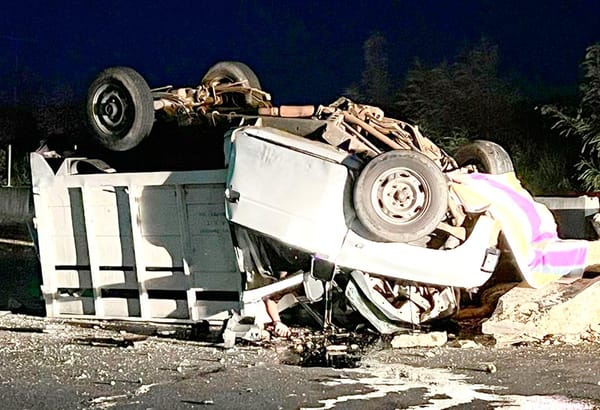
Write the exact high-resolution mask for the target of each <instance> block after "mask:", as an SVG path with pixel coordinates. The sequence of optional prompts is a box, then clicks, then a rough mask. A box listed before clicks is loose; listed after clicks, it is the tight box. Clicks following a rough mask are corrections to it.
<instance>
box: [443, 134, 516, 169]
mask: <svg viewBox="0 0 600 410" xmlns="http://www.w3.org/2000/svg"><path fill="white" fill-rule="evenodd" d="M454 159H455V160H456V162H457V163H458V165H459V166H461V167H464V166H467V165H475V167H477V171H479V172H483V173H486V174H504V173H506V172H513V171H514V170H515V168H514V166H513V163H512V160H511V159H510V155H508V153H507V152H506V150H504V148H502V147H501V146H500V145H498V144H496V143H495V142H491V141H485V140H475V141H473V142H472V143H470V144H467V145H464V146H462V147H460V148H459V149H458V151H456V153H455V154H454Z"/></svg>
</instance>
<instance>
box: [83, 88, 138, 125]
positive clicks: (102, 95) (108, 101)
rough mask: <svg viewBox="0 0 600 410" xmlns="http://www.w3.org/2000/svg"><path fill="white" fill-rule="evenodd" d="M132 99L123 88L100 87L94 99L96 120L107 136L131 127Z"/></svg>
mask: <svg viewBox="0 0 600 410" xmlns="http://www.w3.org/2000/svg"><path fill="white" fill-rule="evenodd" d="M130 100H131V97H130V96H129V94H128V93H127V91H126V90H125V89H123V87H119V86H118V85H116V84H106V85H104V86H103V87H100V88H99V89H98V90H97V91H96V93H95V95H94V97H93V101H94V106H95V107H96V109H95V112H94V119H95V121H96V124H97V125H98V127H99V128H100V129H102V130H103V131H104V132H105V133H107V134H115V133H119V132H120V131H122V130H125V129H127V128H128V127H129V125H130V124H129V122H130V121H131V120H130V119H129V117H131V116H130V115H128V110H129V109H130V107H132V105H133V104H132V103H131V102H130Z"/></svg>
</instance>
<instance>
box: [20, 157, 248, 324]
mask: <svg viewBox="0 0 600 410" xmlns="http://www.w3.org/2000/svg"><path fill="white" fill-rule="evenodd" d="M77 161H78V160H77V159H66V160H65V161H64V162H63V164H62V165H61V166H60V168H59V169H58V171H57V172H56V174H54V172H53V171H52V169H51V167H50V166H49V165H48V163H47V161H46V160H45V159H44V158H43V157H42V156H40V155H39V154H35V153H34V154H32V156H31V169H32V180H33V192H34V204H35V211H36V224H37V232H38V240H39V248H40V260H41V265H42V279H43V289H42V290H43V294H44V298H45V303H46V311H47V315H48V316H50V317H60V316H73V315H74V316H80V315H84V316H94V317H96V318H139V319H142V320H165V321H197V320H204V319H213V318H218V317H225V316H226V315H227V314H228V311H229V310H230V309H238V308H239V307H240V302H239V301H240V292H241V283H242V281H241V276H240V273H239V271H238V268H237V263H236V261H235V253H234V251H233V245H232V240H231V233H230V229H229V225H228V223H227V220H226V218H225V207H224V189H225V178H226V171H225V170H214V171H186V172H152V173H122V174H120V173H113V174H106V173H97V174H96V173H94V174H87V175H78V174H76V173H74V172H76V169H77Z"/></svg>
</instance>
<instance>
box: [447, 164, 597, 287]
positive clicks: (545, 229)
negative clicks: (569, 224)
mask: <svg viewBox="0 0 600 410" xmlns="http://www.w3.org/2000/svg"><path fill="white" fill-rule="evenodd" d="M451 181H452V184H451V192H453V193H454V194H455V195H456V198H457V199H458V201H459V203H461V204H462V205H463V207H464V208H465V210H466V211H467V212H470V213H480V212H487V213H488V214H489V215H491V216H492V218H494V219H496V220H497V221H498V222H499V223H500V227H501V230H502V232H503V234H504V236H505V237H506V240H507V242H508V245H509V246H510V248H511V251H512V253H513V255H514V257H515V260H516V262H517V265H518V268H519V270H520V272H521V275H522V277H523V279H524V281H525V282H526V283H527V284H528V285H529V286H531V287H535V288H537V287H542V286H544V285H546V284H548V283H551V282H554V281H555V280H557V279H559V278H560V277H562V276H565V275H577V274H581V273H582V272H583V270H584V268H585V265H586V258H587V251H588V242H587V241H585V240H572V239H571V240H565V239H560V238H559V237H558V234H557V227H556V222H555V220H554V216H553V215H552V213H551V212H550V210H549V209H548V208H547V207H546V206H545V205H543V204H540V203H538V202H535V200H534V199H533V197H532V196H531V195H530V194H529V192H527V191H526V190H525V189H524V188H523V187H522V186H521V183H520V181H519V180H518V179H517V177H516V175H515V174H514V173H513V172H509V173H506V174H500V175H492V174H482V173H477V172H476V173H472V174H457V175H451Z"/></svg>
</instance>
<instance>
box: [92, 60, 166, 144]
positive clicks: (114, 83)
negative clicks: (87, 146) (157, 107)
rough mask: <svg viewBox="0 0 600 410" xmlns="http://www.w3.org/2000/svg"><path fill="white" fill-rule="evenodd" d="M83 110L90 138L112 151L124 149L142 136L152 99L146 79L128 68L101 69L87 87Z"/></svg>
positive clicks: (149, 124)
mask: <svg viewBox="0 0 600 410" xmlns="http://www.w3.org/2000/svg"><path fill="white" fill-rule="evenodd" d="M86 111H87V117H88V122H89V124H90V126H91V128H92V131H93V135H94V138H95V139H96V140H97V141H98V142H100V144H102V145H103V146H104V147H106V148H108V149H110V150H112V151H127V150H129V149H131V148H133V147H135V146H136V145H138V144H139V143H140V142H141V141H142V140H143V139H144V138H146V137H147V136H148V135H149V134H150V131H152V125H153V123H154V102H153V98H152V92H151V91H150V87H148V84H147V83H146V80H144V78H143V77H142V76H141V75H140V74H139V73H138V72H137V71H135V70H134V69H132V68H129V67H111V68H107V69H106V70H104V71H102V72H101V73H100V74H99V75H98V76H97V77H96V79H95V80H94V81H93V82H92V84H91V85H90V87H89V89H88V94H87V102H86Z"/></svg>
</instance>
